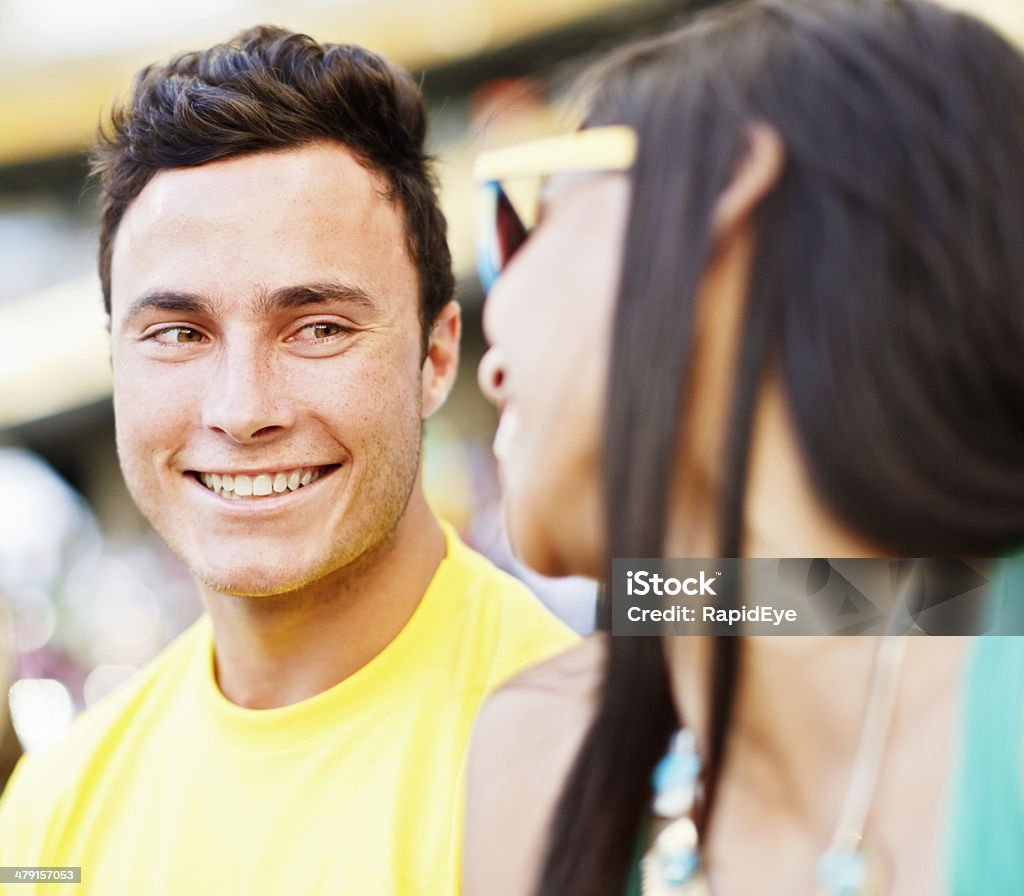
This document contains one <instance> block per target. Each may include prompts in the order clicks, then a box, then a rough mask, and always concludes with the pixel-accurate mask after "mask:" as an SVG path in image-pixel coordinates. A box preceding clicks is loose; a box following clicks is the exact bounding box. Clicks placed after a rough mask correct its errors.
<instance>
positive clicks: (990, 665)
mask: <svg viewBox="0 0 1024 896" xmlns="http://www.w3.org/2000/svg"><path fill="white" fill-rule="evenodd" d="M963 713H964V715H963V725H962V732H963V733H962V735H961V746H960V761H959V764H958V766H957V772H956V779H955V780H954V782H953V786H954V791H953V800H952V802H951V804H950V813H949V826H948V838H949V839H948V854H949V890H948V893H949V896H981V894H984V896H1004V894H1005V896H1011V894H1018V893H1020V894H1024V773H1022V765H1024V739H1022V733H1024V731H1022V721H1024V637H999V636H988V637H982V638H978V640H977V642H976V645H975V648H974V653H973V655H972V657H971V662H970V666H969V667H968V672H967V681H966V689H965V692H964V710H963Z"/></svg>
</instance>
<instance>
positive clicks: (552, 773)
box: [463, 635, 606, 896]
mask: <svg viewBox="0 0 1024 896" xmlns="http://www.w3.org/2000/svg"><path fill="white" fill-rule="evenodd" d="M605 650H606V638H605V636H604V635H592V636H591V637H590V638H587V639H586V640H584V641H583V642H581V643H580V644H578V645H576V646H575V647H572V648H570V649H569V650H567V651H565V652H564V653H561V654H558V655H557V656H554V657H552V658H550V659H548V660H545V661H544V662H542V663H539V664H538V665H536V666H532V667H531V668H529V669H527V670H525V671H524V672H521V673H520V674H519V675H516V676H515V677H514V678H512V679H510V680H509V681H508V682H507V683H506V684H504V685H503V686H502V687H501V688H499V689H498V690H497V691H495V692H494V694H492V695H491V697H490V698H489V699H488V700H487V701H486V703H485V704H484V706H483V708H482V709H481V711H480V714H479V716H478V717H477V721H476V727H475V728H474V732H473V738H472V742H471V744H470V754H469V765H468V769H467V778H466V824H465V841H464V863H463V872H464V873H463V893H464V894H465V896H476V894H484V893H486V894H488V896H527V894H529V893H530V892H531V889H532V883H533V876H534V874H535V873H536V870H537V867H538V864H539V862H540V861H541V858H542V856H543V847H544V842H545V839H546V835H547V829H548V826H549V824H550V820H551V816H552V813H553V811H554V807H555V804H556V803H557V801H558V797H559V794H560V793H561V790H562V785H563V783H564V781H565V778H566V775H567V774H568V772H569V769H570V768H571V766H572V762H573V760H574V758H575V756H576V754H577V752H578V751H579V747H580V744H581V742H582V740H583V736H584V734H585V733H586V731H587V728H588V727H589V725H590V721H591V719H592V717H593V711H594V706H595V703H596V697H597V693H598V689H599V687H600V682H601V673H602V668H603V665H604V655H605Z"/></svg>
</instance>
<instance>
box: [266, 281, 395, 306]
mask: <svg viewBox="0 0 1024 896" xmlns="http://www.w3.org/2000/svg"><path fill="white" fill-rule="evenodd" d="M331 303H340V304H345V305H354V306H356V307H357V308H361V309H362V310H364V311H368V312H370V313H371V314H376V313H380V310H381V304H380V302H378V301H377V299H375V298H374V297H373V296H372V295H370V293H368V292H367V291H366V290H365V289H363V288H362V287H361V286H356V285H354V284H350V283H337V282H333V281H332V282H325V283H303V284H299V285H297V286H282V287H281V288H280V289H275V290H273V291H271V292H267V293H264V294H263V295H261V296H259V298H257V300H256V303H255V308H256V311H257V313H259V314H273V313H274V312H275V311H286V310H290V309H294V308H302V307H303V306H305V305H326V304H331Z"/></svg>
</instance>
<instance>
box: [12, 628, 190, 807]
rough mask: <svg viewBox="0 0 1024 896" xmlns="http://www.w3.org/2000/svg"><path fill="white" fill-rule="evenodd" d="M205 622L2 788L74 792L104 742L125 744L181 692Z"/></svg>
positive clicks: (30, 756) (25, 760) (27, 760)
mask: <svg viewBox="0 0 1024 896" xmlns="http://www.w3.org/2000/svg"><path fill="white" fill-rule="evenodd" d="M208 626H209V620H208V619H206V618H205V617H204V618H201V619H200V620H199V621H197V622H196V623H194V624H193V625H192V626H190V627H189V628H188V629H186V630H185V631H184V632H182V633H181V634H180V635H179V636H178V637H177V638H175V639H174V640H173V641H172V642H171V643H170V644H169V645H168V646H167V647H165V648H164V649H163V650H162V651H161V652H160V653H159V654H158V655H157V656H156V657H155V658H154V659H153V660H151V661H150V662H149V663H148V664H147V665H146V666H144V667H143V668H142V669H140V670H139V671H138V672H137V673H136V674H135V675H134V676H133V677H132V678H131V679H129V680H128V681H126V682H125V683H124V684H122V685H121V686H120V687H118V688H117V689H115V690H114V691H113V692H111V693H110V694H108V695H107V696H106V697H104V698H103V699H102V700H100V701H99V702H98V703H96V704H95V705H94V706H91V707H89V708H88V709H86V710H85V711H84V712H82V713H81V714H80V715H79V716H78V717H77V718H76V719H75V720H74V722H72V724H71V726H70V727H69V728H68V731H67V732H66V733H65V734H64V736H63V737H61V739H60V740H59V741H57V742H56V743H54V744H52V745H49V746H46V747H42V748H39V749H36V750H32V751H31V752H29V753H27V754H26V755H25V756H23V757H22V759H21V761H20V762H19V763H18V766H17V768H16V769H15V773H14V775H13V776H12V778H11V781H10V783H9V785H8V790H9V791H11V793H7V792H6V791H5V793H4V798H5V800H7V799H8V798H14V792H15V791H17V790H18V789H21V790H24V791H31V792H32V793H34V794H35V795H36V796H37V797H39V798H40V802H43V803H45V802H47V801H46V800H45V799H44V798H43V797H44V795H45V794H51V795H52V796H53V797H54V798H59V796H60V794H62V793H66V792H70V791H72V790H73V789H74V788H75V787H76V786H77V785H78V783H79V782H80V780H81V779H82V777H83V776H84V775H86V774H87V773H88V769H89V767H90V765H91V763H93V762H94V761H96V758H97V755H98V754H100V753H102V752H103V751H104V749H105V747H106V746H107V745H110V744H112V743H114V742H125V741H126V740H127V739H128V734H129V732H130V731H131V730H132V729H133V728H136V727H137V726H139V725H145V724H147V719H146V717H147V716H149V715H153V716H158V715H160V714H161V713H162V712H163V711H164V710H165V709H166V706H167V704H168V702H169V701H170V700H173V699H174V696H175V694H176V693H177V692H178V691H179V690H180V685H181V683H182V681H181V680H182V674H183V671H184V669H185V668H187V667H188V666H189V664H190V663H191V662H193V661H194V660H195V658H196V652H197V650H200V649H201V647H202V645H203V644H205V643H206V639H207V638H208V637H209V627H208Z"/></svg>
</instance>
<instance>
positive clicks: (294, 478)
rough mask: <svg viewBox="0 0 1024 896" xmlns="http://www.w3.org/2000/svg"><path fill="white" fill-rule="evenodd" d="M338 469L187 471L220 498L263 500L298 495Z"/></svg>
mask: <svg viewBox="0 0 1024 896" xmlns="http://www.w3.org/2000/svg"><path fill="white" fill-rule="evenodd" d="M337 468H338V465H337V464H326V465H323V466H317V467H285V468H282V469H279V470H264V471H262V472H246V473H239V472H235V473H214V472H204V471H199V470H189V471H188V475H190V476H192V478H193V479H195V480H196V481H197V482H198V483H199V484H200V485H202V486H203V487H204V488H206V489H207V490H209V491H211V492H213V493H214V494H215V495H218V496H220V497H222V498H228V499H231V500H240V501H262V500H267V499H270V498H277V497H282V496H286V495H289V494H291V493H293V492H297V491H299V490H301V489H303V488H306V487H307V486H309V485H312V484H313V483H314V482H316V481H317V480H319V479H322V478H323V477H324V476H326V475H328V474H330V473H332V472H333V471H334V470H336V469H337Z"/></svg>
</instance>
